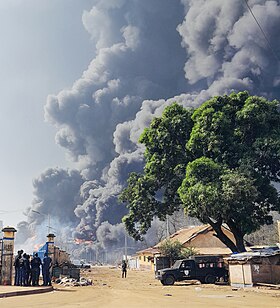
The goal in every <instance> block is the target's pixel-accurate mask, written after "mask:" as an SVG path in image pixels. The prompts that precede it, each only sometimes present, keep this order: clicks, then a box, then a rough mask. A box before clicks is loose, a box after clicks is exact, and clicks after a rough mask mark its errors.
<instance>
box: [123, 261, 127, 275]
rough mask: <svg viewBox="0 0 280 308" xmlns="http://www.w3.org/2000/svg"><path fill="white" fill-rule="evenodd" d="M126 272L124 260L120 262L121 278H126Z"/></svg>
mask: <svg viewBox="0 0 280 308" xmlns="http://www.w3.org/2000/svg"><path fill="white" fill-rule="evenodd" d="M126 272H127V264H126V262H125V260H123V261H122V278H126Z"/></svg>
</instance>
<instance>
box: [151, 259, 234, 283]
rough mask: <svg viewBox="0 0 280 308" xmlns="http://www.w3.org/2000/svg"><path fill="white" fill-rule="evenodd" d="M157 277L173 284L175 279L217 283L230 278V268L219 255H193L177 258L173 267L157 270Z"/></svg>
mask: <svg viewBox="0 0 280 308" xmlns="http://www.w3.org/2000/svg"><path fill="white" fill-rule="evenodd" d="M156 279H159V280H160V282H161V283H162V284H163V285H173V284H174V283H175V281H183V280H199V281H200V282H201V283H215V282H216V281H219V280H221V279H222V280H223V281H227V280H228V270H227V269H226V267H225V265H224V262H223V258H222V257H218V256H193V257H190V258H188V259H183V260H177V261H176V262H175V263H174V265H173V266H172V267H171V268H165V269H162V270H159V271H157V273H156Z"/></svg>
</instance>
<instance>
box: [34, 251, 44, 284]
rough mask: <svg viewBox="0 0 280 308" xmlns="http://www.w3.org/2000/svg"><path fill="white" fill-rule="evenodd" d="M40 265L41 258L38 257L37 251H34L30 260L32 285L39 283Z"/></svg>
mask: <svg viewBox="0 0 280 308" xmlns="http://www.w3.org/2000/svg"><path fill="white" fill-rule="evenodd" d="M41 265H42V261H41V259H40V258H39V257H38V253H35V254H34V256H33V258H32V260H31V281H32V286H38V285H39V276H40V266H41Z"/></svg>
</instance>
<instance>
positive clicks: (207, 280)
mask: <svg viewBox="0 0 280 308" xmlns="http://www.w3.org/2000/svg"><path fill="white" fill-rule="evenodd" d="M215 282H216V277H215V276H213V275H211V274H209V275H207V276H206V277H205V283H215Z"/></svg>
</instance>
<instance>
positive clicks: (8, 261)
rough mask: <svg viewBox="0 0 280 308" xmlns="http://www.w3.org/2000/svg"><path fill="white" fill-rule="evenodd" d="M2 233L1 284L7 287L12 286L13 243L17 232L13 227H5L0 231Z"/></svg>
mask: <svg viewBox="0 0 280 308" xmlns="http://www.w3.org/2000/svg"><path fill="white" fill-rule="evenodd" d="M2 232H3V234H4V236H3V255H2V274H1V284H2V285H5V286H7V285H12V280H13V277H12V275H13V259H14V242H15V232H17V230H16V229H15V228H13V227H5V228H4V229H2Z"/></svg>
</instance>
